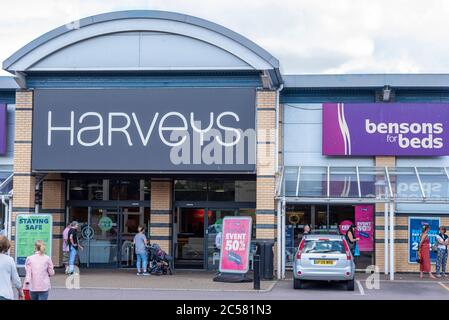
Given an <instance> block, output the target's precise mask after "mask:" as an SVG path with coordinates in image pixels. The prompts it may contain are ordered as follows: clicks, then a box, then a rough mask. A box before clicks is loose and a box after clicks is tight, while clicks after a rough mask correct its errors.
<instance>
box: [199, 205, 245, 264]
mask: <svg viewBox="0 0 449 320" xmlns="http://www.w3.org/2000/svg"><path fill="white" fill-rule="evenodd" d="M237 214H238V209H210V210H209V214H208V215H207V229H206V236H207V241H206V242H205V246H206V248H205V251H206V252H205V255H206V261H205V263H206V267H207V269H210V270H217V269H218V264H219V262H220V244H221V240H220V238H221V231H222V227H223V218H224V217H233V216H236V215H237Z"/></svg>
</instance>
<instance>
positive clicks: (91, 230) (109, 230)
mask: <svg viewBox="0 0 449 320" xmlns="http://www.w3.org/2000/svg"><path fill="white" fill-rule="evenodd" d="M70 213H71V214H70V219H69V221H73V220H76V221H78V222H79V225H80V229H79V231H80V234H79V238H80V245H81V246H82V247H83V250H80V251H79V261H80V264H81V265H82V266H85V267H101V268H108V267H112V268H116V267H131V266H133V264H134V260H135V259H134V252H133V250H132V241H133V238H134V235H135V234H136V233H137V228H138V226H139V222H140V220H141V212H140V208H139V207H120V206H117V207H115V206H104V207H102V206H98V207H94V206H92V207H87V208H86V207H81V208H71V209H70Z"/></svg>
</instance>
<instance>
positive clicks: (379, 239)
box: [374, 156, 396, 272]
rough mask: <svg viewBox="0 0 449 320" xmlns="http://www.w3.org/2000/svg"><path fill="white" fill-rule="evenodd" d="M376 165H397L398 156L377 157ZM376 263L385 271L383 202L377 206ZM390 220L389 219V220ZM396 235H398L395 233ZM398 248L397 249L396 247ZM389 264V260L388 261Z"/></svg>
mask: <svg viewBox="0 0 449 320" xmlns="http://www.w3.org/2000/svg"><path fill="white" fill-rule="evenodd" d="M375 165H376V167H385V166H386V167H395V166H396V157H386V156H381V157H375ZM375 209H376V210H375V211H376V212H375V228H376V232H375V237H374V238H375V241H376V246H375V250H376V252H375V265H376V266H378V267H379V269H380V271H381V272H383V271H384V261H385V255H384V253H385V245H384V240H385V232H384V227H385V219H384V217H385V205H384V204H383V203H377V204H376V206H375ZM388 222H389V221H388ZM395 237H396V235H395ZM395 250H396V249H395ZM388 264H389V262H388Z"/></svg>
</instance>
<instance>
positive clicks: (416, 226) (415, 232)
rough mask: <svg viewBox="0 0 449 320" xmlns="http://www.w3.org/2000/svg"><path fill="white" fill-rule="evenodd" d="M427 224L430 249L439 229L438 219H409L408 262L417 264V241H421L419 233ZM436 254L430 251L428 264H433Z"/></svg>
mask: <svg viewBox="0 0 449 320" xmlns="http://www.w3.org/2000/svg"><path fill="white" fill-rule="evenodd" d="M426 224H428V225H429V226H430V231H429V241H430V248H432V245H433V244H434V243H435V242H436V241H437V240H436V235H437V234H438V229H439V227H440V218H434V217H409V223H408V232H409V236H408V239H409V240H408V262H409V263H417V262H416V260H417V259H418V247H419V241H420V239H421V231H422V228H423V226H424V225H426ZM436 258H437V254H436V253H434V252H432V250H431V251H430V262H431V263H435V261H436Z"/></svg>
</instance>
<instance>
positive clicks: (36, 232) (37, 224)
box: [15, 213, 52, 265]
mask: <svg viewBox="0 0 449 320" xmlns="http://www.w3.org/2000/svg"><path fill="white" fill-rule="evenodd" d="M37 240H42V241H44V243H45V245H46V251H47V252H46V254H47V255H49V256H51V244H52V216H51V214H35V213H31V214H19V215H17V218H16V246H15V247H16V261H17V264H18V265H24V264H25V260H26V258H27V257H28V256H31V255H32V254H34V243H35V242H36V241H37Z"/></svg>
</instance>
